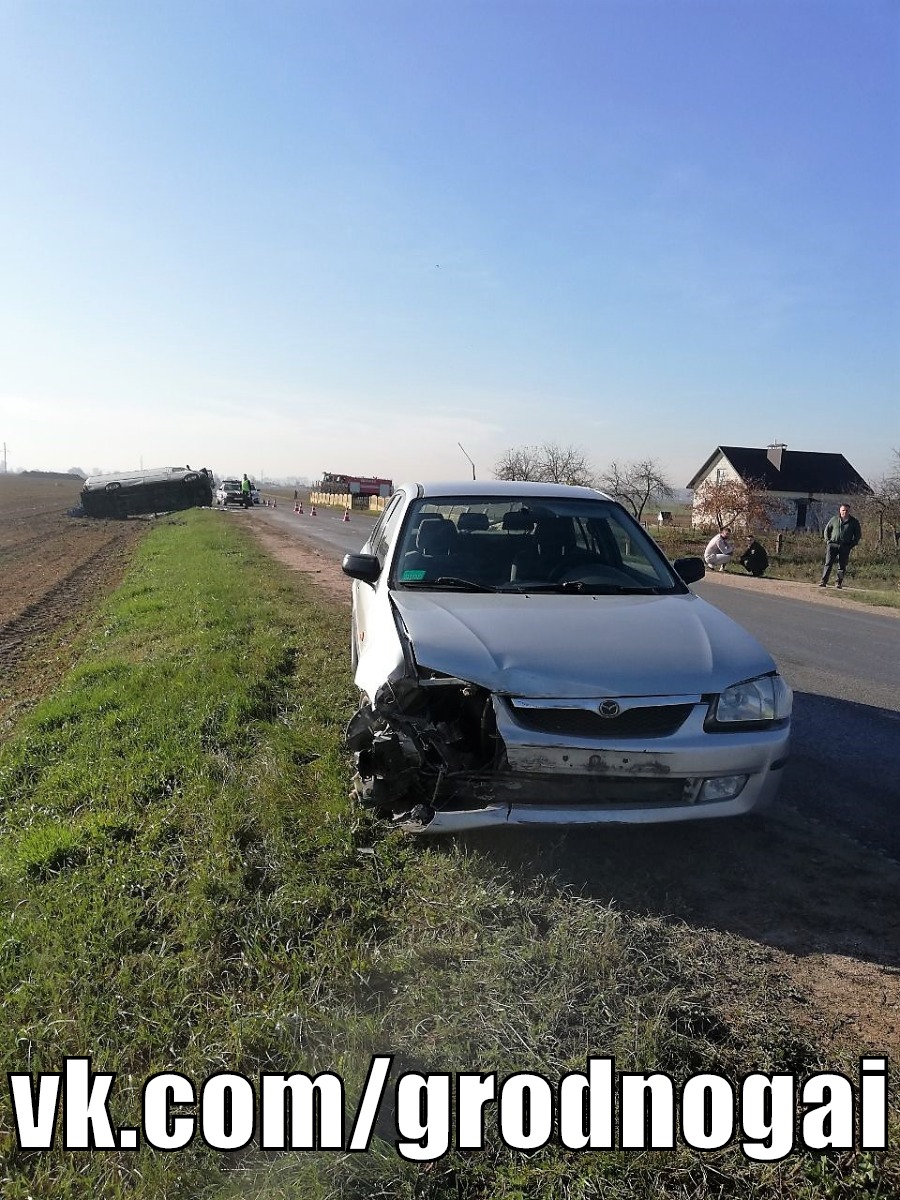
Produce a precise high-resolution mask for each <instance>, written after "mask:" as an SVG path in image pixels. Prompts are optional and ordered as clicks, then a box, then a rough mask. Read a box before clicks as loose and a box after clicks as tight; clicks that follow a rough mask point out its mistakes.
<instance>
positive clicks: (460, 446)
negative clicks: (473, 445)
mask: <svg viewBox="0 0 900 1200" xmlns="http://www.w3.org/2000/svg"><path fill="white" fill-rule="evenodd" d="M456 444H457V446H459V448H460V450H462V452H463V454H466V452H465V450H463V446H462V442H457V443H456ZM466 458H469V456H468V454H466ZM469 462H470V463H472V478H473V479H474V478H475V464H474V463H473V462H472V460H471V458H469Z"/></svg>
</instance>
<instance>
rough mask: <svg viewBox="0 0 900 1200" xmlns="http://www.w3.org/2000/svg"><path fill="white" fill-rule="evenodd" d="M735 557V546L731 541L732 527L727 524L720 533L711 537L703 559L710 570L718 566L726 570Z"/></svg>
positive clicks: (721, 569)
mask: <svg viewBox="0 0 900 1200" xmlns="http://www.w3.org/2000/svg"><path fill="white" fill-rule="evenodd" d="M733 557H734V546H733V545H732V542H731V529H730V528H729V526H728V525H726V526H725V528H724V529H723V530H722V531H721V532H720V533H717V534H716V535H715V537H712V538H710V539H709V542H708V543H707V546H706V549H705V550H704V551H703V561H704V562H705V563H706V565H707V566H708V567H709V568H710V570H715V568H716V567H718V569H719V570H720V571H724V570H725V568H726V567H727V566H728V564H729V563H730V562H731V560H732V558H733Z"/></svg>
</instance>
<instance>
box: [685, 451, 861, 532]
mask: <svg viewBox="0 0 900 1200" xmlns="http://www.w3.org/2000/svg"><path fill="white" fill-rule="evenodd" d="M732 479H739V480H741V481H742V482H743V483H745V484H748V485H749V486H751V487H760V488H763V489H765V491H766V492H767V493H769V494H770V495H771V496H772V498H773V499H776V500H781V501H783V502H784V503H783V506H782V507H783V509H784V511H783V513H780V514H778V515H776V516H775V517H774V519H773V522H772V524H773V525H774V526H775V528H776V529H813V530H820V529H823V528H824V527H825V524H826V522H827V521H828V519H829V518H830V517H832V516H833V515H834V513H835V511H836V509H837V506H838V505H839V504H840V503H841V501H843V500H850V501H851V502H852V497H853V496H855V495H859V494H860V493H869V492H871V490H872V489H871V488H870V487H869V485H868V484H867V483H866V481H865V480H864V479H863V477H862V476H861V475H860V474H859V472H858V471H856V470H855V468H854V467H852V466H851V465H850V463H849V462H848V461H847V460H846V458H844V456H843V454H820V453H818V452H816V451H807V450H788V448H787V446H785V445H783V444H781V443H778V442H776V443H774V444H773V445H771V446H767V447H765V448H764V449H757V448H756V447H750V446H717V447H716V449H715V450H714V451H713V453H712V454H711V455H710V456H709V458H708V459H707V460H706V462H705V463H704V464H703V466H702V467H701V468H700V470H699V471H698V472H697V474H696V475H695V476H694V477H693V479H692V480H691V481H690V483H688V485H687V486H688V487H689V488H690V489H691V491H693V493H694V503H695V504H696V499H697V492H698V491H699V490H700V488H702V487H703V485H704V484H705V483H719V482H722V481H725V480H732ZM693 524H694V525H699V524H701V522H700V521H699V520H698V519H696V518H694V520H693Z"/></svg>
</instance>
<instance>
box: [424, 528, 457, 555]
mask: <svg viewBox="0 0 900 1200" xmlns="http://www.w3.org/2000/svg"><path fill="white" fill-rule="evenodd" d="M455 538H456V526H455V525H454V524H453V522H452V521H423V522H422V524H421V525H420V526H419V532H418V533H417V534H416V549H417V550H419V551H421V552H422V554H447V553H449V550H450V547H451V545H452V544H453V541H454V539H455Z"/></svg>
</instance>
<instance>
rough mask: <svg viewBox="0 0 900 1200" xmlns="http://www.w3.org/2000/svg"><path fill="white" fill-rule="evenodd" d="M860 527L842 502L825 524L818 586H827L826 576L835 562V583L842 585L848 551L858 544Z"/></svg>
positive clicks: (847, 506) (860, 533)
mask: <svg viewBox="0 0 900 1200" xmlns="http://www.w3.org/2000/svg"><path fill="white" fill-rule="evenodd" d="M861 537H862V529H861V528H860V524H859V521H857V519H856V517H854V516H851V515H850V505H849V504H842V505H841V506H840V508H839V509H838V514H837V516H836V517H832V518H831V520H830V521H829V522H828V524H827V525H826V526H825V566H824V568H823V570H822V578H821V579H820V580H819V587H828V576H829V575H830V574H831V568H832V567H833V566H834V564H835V562H837V585H838V587H839V588H840V587H843V586H844V574H845V572H846V570H847V563H848V561H849V559H850V551H851V550H852V549H853V547H854V546H856V545H858V544H859V540H860V538H861Z"/></svg>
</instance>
